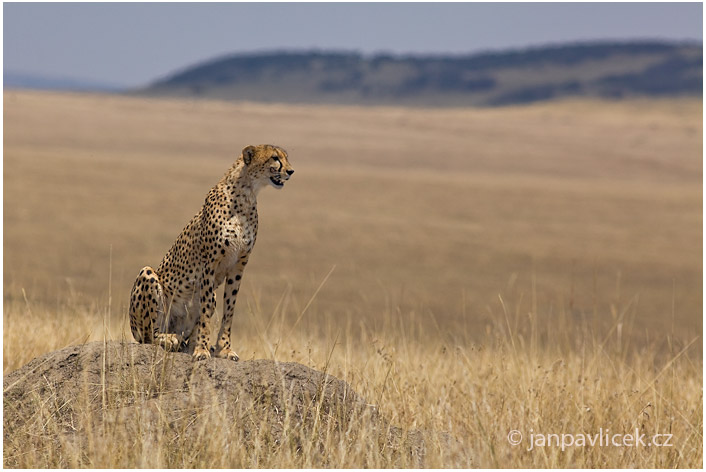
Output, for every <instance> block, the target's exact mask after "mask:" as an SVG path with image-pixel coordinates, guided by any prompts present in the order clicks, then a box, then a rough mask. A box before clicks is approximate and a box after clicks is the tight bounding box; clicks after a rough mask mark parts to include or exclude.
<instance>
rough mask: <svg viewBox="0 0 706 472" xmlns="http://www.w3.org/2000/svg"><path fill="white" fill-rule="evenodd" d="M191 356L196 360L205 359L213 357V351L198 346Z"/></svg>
mask: <svg viewBox="0 0 706 472" xmlns="http://www.w3.org/2000/svg"><path fill="white" fill-rule="evenodd" d="M191 358H192V359H193V360H195V361H205V360H207V359H210V358H211V353H210V352H208V349H204V348H202V347H197V348H196V349H194V354H193V356H191Z"/></svg>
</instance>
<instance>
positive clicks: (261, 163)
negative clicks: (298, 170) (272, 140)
mask: <svg viewBox="0 0 706 472" xmlns="http://www.w3.org/2000/svg"><path fill="white" fill-rule="evenodd" d="M242 159H243V162H245V165H246V166H247V169H248V174H249V175H250V177H251V178H252V179H253V182H254V184H255V186H256V187H258V188H260V187H264V186H266V185H267V184H268V183H269V184H270V185H272V186H273V187H274V188H282V187H284V182H285V181H287V180H289V177H291V175H292V174H293V173H294V169H292V166H291V165H290V164H289V160H288V159H287V151H285V150H284V149H282V148H281V147H279V146H273V145H271V144H260V145H258V146H247V147H246V148H245V149H243V153H242Z"/></svg>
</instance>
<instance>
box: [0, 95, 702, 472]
mask: <svg viewBox="0 0 706 472" xmlns="http://www.w3.org/2000/svg"><path fill="white" fill-rule="evenodd" d="M257 143H273V144H278V145H281V146H283V147H284V148H286V149H287V150H288V151H289V154H290V161H291V163H292V165H293V166H294V168H295V170H296V173H295V175H294V176H293V177H292V179H291V180H290V181H289V182H288V183H287V184H286V185H285V188H284V189H282V190H280V191H276V190H274V189H270V188H268V189H265V190H263V191H262V193H261V194H260V197H259V207H258V211H259V216H260V227H259V234H258V240H257V244H256V246H255V250H254V253H253V255H252V257H251V259H250V262H249V264H248V269H247V271H246V273H245V276H244V279H243V285H242V290H241V293H240V295H239V299H238V304H237V307H236V320H235V325H234V334H233V344H234V346H235V349H236V350H237V351H238V353H239V354H240V356H241V359H258V358H268V359H276V360H279V361H296V362H299V363H302V364H304V365H307V366H310V367H313V368H316V369H321V370H324V369H325V370H326V371H327V372H330V373H331V374H333V375H335V376H337V377H339V378H341V379H344V380H346V381H347V382H349V383H350V385H351V386H352V387H353V388H354V389H355V390H356V391H357V392H358V393H359V394H360V395H361V396H362V397H364V398H366V399H367V401H368V402H370V403H372V404H375V405H376V406H377V408H378V409H379V411H380V412H381V414H383V415H385V416H386V417H387V418H389V419H390V421H392V422H393V423H395V424H397V425H399V426H400V427H402V428H404V429H409V430H411V429H415V430H421V431H428V432H431V433H439V434H430V436H429V437H430V438H436V439H430V440H428V441H427V444H426V453H425V457H424V463H423V465H424V466H425V467H696V468H699V467H701V466H702V465H703V453H702V450H703V449H702V444H703V436H702V431H703V413H702V403H703V390H702V384H703V374H702V372H703V360H702V337H701V336H702V329H703V321H702V104H701V101H691V100H670V101H625V102H620V103H609V102H588V101H567V102H559V103H549V104H539V105H532V106H524V107H507V108H495V109H428V110H424V109H414V108H384V107H380V108H363V107H361V108H358V107H343V106H341V107H337V106H305V105H286V106H285V105H260V104H254V103H225V102H215V101H191V100H166V99H160V100H155V99H152V100H150V99H143V98H134V97H124V96H100V95H95V96H94V95H72V94H56V93H40V92H21V91H6V92H5V93H4V143H3V144H4V157H3V160H4V169H3V170H4V179H3V181H4V193H3V198H4V207H3V211H4V220H3V228H4V241H3V249H4V266H3V273H4V286H3V289H4V296H3V302H4V306H3V370H4V373H5V374H8V373H9V372H12V371H14V370H16V369H18V368H20V367H21V366H23V365H25V364H26V363H27V362H29V361H30V360H31V359H33V358H35V357H36V356H38V355H41V354H43V353H46V352H49V351H53V350H55V349H59V348H62V347H65V346H68V345H72V344H79V343H82V342H86V341H91V340H103V339H114V340H121V339H126V340H131V335H130V333H129V327H128V324H127V301H128V294H129V290H130V287H131V285H132V283H133V281H134V277H135V276H136V275H137V272H138V271H139V269H140V268H141V267H143V266H144V265H147V264H150V265H156V264H158V263H159V261H160V259H161V257H162V256H163V255H164V253H165V252H166V250H167V249H168V248H169V246H170V245H171V244H172V242H173V241H174V239H175V238H176V236H177V235H178V234H179V232H180V231H181V229H182V228H183V227H184V226H185V225H186V223H187V222H188V221H189V219H190V218H191V217H192V216H193V215H194V214H195V213H196V212H197V211H198V209H199V208H200V206H201V204H202V202H203V199H204V197H205V195H206V193H207V191H208V189H209V188H210V187H211V186H212V185H213V184H215V183H216V182H217V181H218V179H219V178H220V177H221V176H222V174H223V173H224V172H225V170H226V169H227V168H228V167H229V165H230V164H231V162H232V161H233V159H235V158H236V157H237V155H238V154H239V152H240V149H242V148H243V147H244V146H246V145H248V144H257ZM221 303H222V299H218V304H219V307H220V304H221ZM5 411H6V412H7V405H5ZM42 418H48V419H46V421H41V422H37V424H38V426H37V427H38V428H40V429H41V428H51V427H52V423H51V418H52V416H51V414H49V415H48V416H42ZM87 421H88V420H87ZM513 430H517V431H520V432H521V433H523V434H524V435H525V442H523V444H522V445H519V446H512V445H510V444H509V441H508V433H509V432H511V431H513ZM606 430H610V431H611V432H613V433H623V434H629V433H632V434H634V433H635V431H636V430H637V431H639V432H640V434H645V435H646V438H647V437H653V436H654V435H655V434H670V435H672V439H671V444H672V445H671V446H670V447H656V446H638V447H635V446H632V447H626V446H623V447H617V446H605V445H604V446H583V447H578V446H571V447H566V448H564V450H562V448H561V447H558V446H547V447H535V448H534V449H533V450H531V451H528V450H527V449H528V447H529V445H528V444H527V441H528V439H527V438H528V436H529V435H530V434H533V433H534V434H536V433H539V434H562V433H564V434H575V435H576V434H579V433H583V434H596V433H599V431H606ZM229 431H230V430H229V426H228V424H226V423H225V422H224V423H218V422H216V423H215V424H214V425H213V432H214V433H213V438H214V439H213V442H210V441H211V440H210V439H209V437H208V436H206V437H205V439H204V441H205V442H200V443H199V444H198V445H195V444H193V443H189V442H186V443H185V445H182V447H181V448H180V449H179V450H176V449H175V448H174V447H172V446H170V445H169V444H161V443H160V444H159V445H158V446H159V447H157V448H156V450H149V451H148V452H144V453H143V451H147V449H143V448H141V447H138V446H139V444H140V441H141V440H142V438H141V436H139V435H138V436H137V437H134V438H133V440H134V441H136V443H137V444H138V446H135V447H131V448H125V449H120V448H114V447H106V445H109V444H114V443H115V439H116V437H117V436H115V437H111V436H110V435H104V436H102V437H98V438H95V441H93V442H92V445H91V446H90V447H88V449H85V450H82V451H79V452H75V453H69V452H67V449H61V445H60V444H59V445H57V444H56V443H48V444H46V445H45V446H44V447H36V448H28V449H29V450H27V451H26V452H23V453H22V454H16V453H13V455H12V456H8V455H7V453H6V454H5V456H4V463H5V464H6V465H12V466H21V467H52V466H59V465H62V466H66V465H68V466H76V467H111V466H113V467H135V466H141V467H230V466H238V467H317V466H322V464H324V462H321V461H320V458H319V456H318V455H316V454H307V453H305V452H302V451H301V450H297V451H292V450H290V449H287V448H286V447H281V446H277V447H275V446H272V444H271V443H268V441H267V440H266V437H265V436H266V435H267V431H268V430H267V428H266V427H264V426H263V428H262V429H261V436H258V437H259V438H260V439H259V440H258V441H256V444H255V446H253V447H250V448H247V449H245V448H244V449H243V450H239V449H238V448H235V447H233V446H232V445H231V449H229V452H228V454H222V453H221V452H220V449H219V447H221V446H219V445H222V441H223V438H228V437H229V436H228V435H229V434H230V433H229ZM442 433H443V434H442ZM115 434H117V433H115ZM37 435H41V430H40V431H37ZM361 437H362V438H364V437H365V436H364V435H362V436H361ZM441 437H443V438H446V439H443V440H442V439H439V438H441ZM216 438H218V439H216ZM235 439H237V438H234V441H233V444H238V442H237V441H235ZM241 439H242V438H241ZM4 441H5V450H6V451H7V450H8V447H7V446H8V441H11V439H8V436H7V434H6V435H5V437H4ZM219 441H221V442H219ZM360 441H362V439H361V440H360ZM360 441H358V442H345V441H341V442H340V443H336V444H329V448H328V449H327V451H326V455H327V456H328V459H327V461H328V462H326V464H335V465H336V466H340V467H389V466H415V465H419V464H418V463H416V462H405V461H404V460H403V459H399V458H398V459H396V462H392V461H391V459H390V457H389V456H388V455H386V454H385V453H384V451H380V450H376V449H375V448H372V449H371V448H370V447H362V446H361V443H360ZM226 442H228V441H227V440H226ZM184 447H187V448H189V447H193V448H195V449H193V450H192V449H186V450H185V449H184ZM10 449H12V448H10ZM13 450H15V449H13ZM244 451H245V452H244ZM400 460H401V462H400Z"/></svg>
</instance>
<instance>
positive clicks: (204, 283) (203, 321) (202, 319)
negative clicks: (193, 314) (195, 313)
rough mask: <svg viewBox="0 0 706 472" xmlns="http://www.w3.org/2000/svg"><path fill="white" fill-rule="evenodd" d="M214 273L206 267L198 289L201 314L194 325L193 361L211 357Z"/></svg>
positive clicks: (214, 294) (214, 306)
mask: <svg viewBox="0 0 706 472" xmlns="http://www.w3.org/2000/svg"><path fill="white" fill-rule="evenodd" d="M214 274H215V270H214V269H213V268H209V267H206V268H205V269H204V273H203V277H202V278H201V286H200V291H199V293H200V295H201V314H200V315H199V321H198V324H197V325H196V346H195V348H194V353H193V355H192V357H193V359H194V360H195V361H202V360H205V359H209V358H210V357H211V353H210V352H209V349H208V343H209V340H210V338H211V330H210V326H211V317H212V316H213V312H214V311H215V309H216V291H215V283H214V282H215V277H214Z"/></svg>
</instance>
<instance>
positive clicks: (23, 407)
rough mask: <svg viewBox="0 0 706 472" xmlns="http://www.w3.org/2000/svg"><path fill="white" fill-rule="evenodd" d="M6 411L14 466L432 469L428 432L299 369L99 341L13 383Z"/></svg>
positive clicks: (18, 374) (30, 369)
mask: <svg viewBox="0 0 706 472" xmlns="http://www.w3.org/2000/svg"><path fill="white" fill-rule="evenodd" d="M3 408H4V418H3V426H4V428H3V441H4V458H3V459H4V465H5V466H9V467H13V466H14V467H23V466H26V465H29V464H34V466H39V464H44V465H46V466H48V467H55V466H69V467H72V466H73V467H80V466H89V465H90V466H95V467H265V466H268V465H271V466H277V464H279V465H280V466H281V465H285V464H286V465H288V466H292V467H300V466H310V467H337V466H341V465H342V464H340V463H337V462H340V461H341V460H342V459H341V455H342V456H343V457H347V458H349V459H350V458H352V457H357V458H360V460H361V461H362V462H361V463H360V464H357V465H358V466H359V467H391V466H403V467H404V466H407V467H410V466H411V467H414V466H420V465H423V457H424V440H423V438H422V435H421V433H419V432H417V431H403V430H401V429H400V428H397V427H394V426H392V425H390V424H389V422H387V421H386V420H385V419H384V418H383V417H382V416H381V415H379V414H378V413H377V411H376V409H375V408H374V407H373V406H371V405H368V404H367V403H366V402H365V401H364V399H362V398H361V397H360V396H359V395H358V394H356V393H355V392H354V391H353V390H352V389H351V387H350V386H349V385H348V384H347V383H346V382H344V381H342V380H338V379H336V378H335V377H333V376H331V375H327V374H326V373H324V372H320V371H316V370H313V369H310V368H308V367H305V366H303V365H301V364H297V363H293V362H282V363H280V362H275V361H271V360H253V361H241V362H238V363H234V362H232V361H228V360H223V359H212V360H209V361H205V362H199V363H194V362H192V360H191V357H190V356H189V355H187V354H182V353H165V352H164V351H163V350H162V349H161V348H159V347H156V346H153V345H143V344H134V343H121V342H117V341H110V342H107V343H102V342H94V343H89V344H85V345H81V346H73V347H68V348H65V349H62V350H60V351H56V352H53V353H49V354H46V355H44V356H41V357H39V358H37V359H34V360H33V361H31V362H30V363H29V364H27V365H26V366H24V367H22V368H21V369H19V370H17V371H15V372H12V373H11V374H9V375H7V376H5V378H4V405H3ZM275 458H278V459H279V462H277V461H275ZM37 461H39V462H37Z"/></svg>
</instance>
